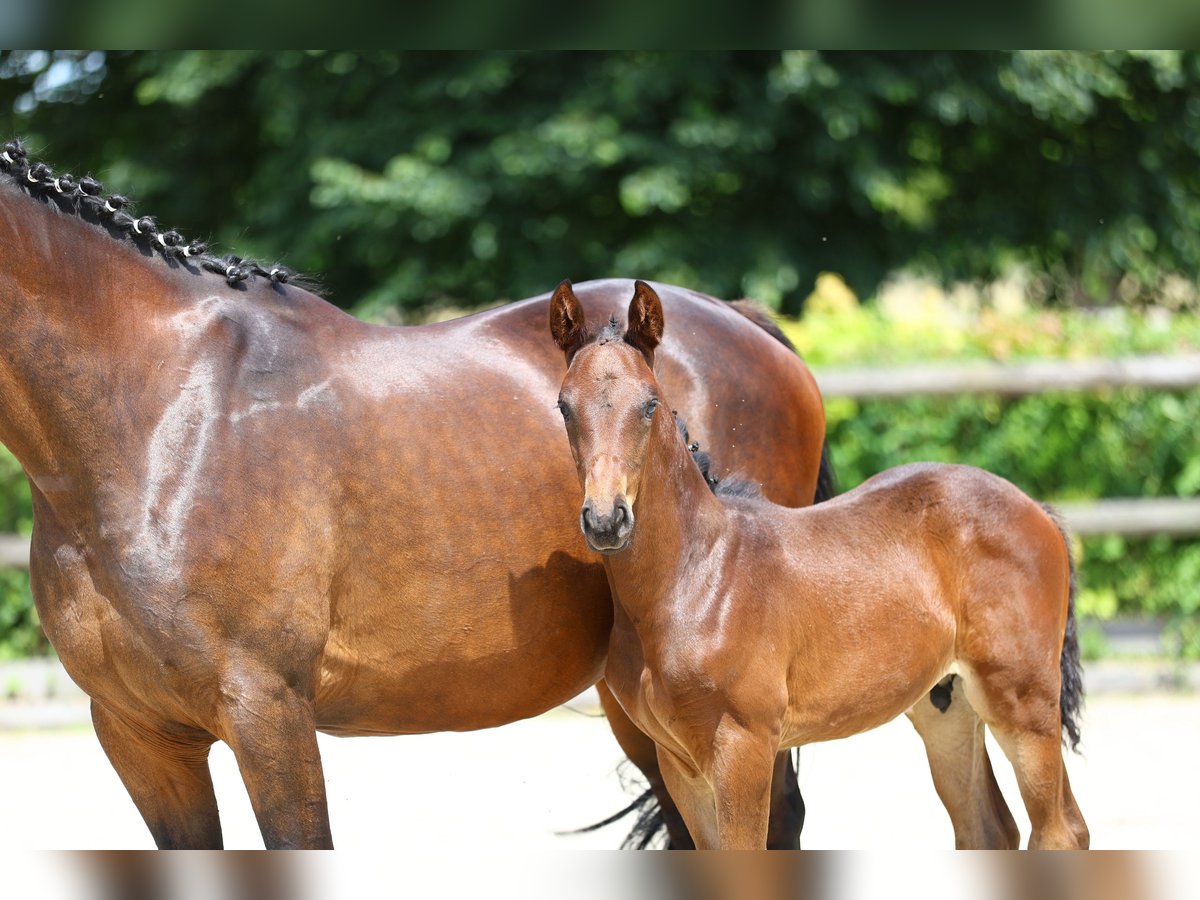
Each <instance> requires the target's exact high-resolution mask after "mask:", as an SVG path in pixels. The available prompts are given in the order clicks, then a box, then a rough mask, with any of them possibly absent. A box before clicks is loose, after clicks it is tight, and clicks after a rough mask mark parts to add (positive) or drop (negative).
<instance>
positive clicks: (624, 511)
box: [579, 497, 633, 553]
mask: <svg viewBox="0 0 1200 900" xmlns="http://www.w3.org/2000/svg"><path fill="white" fill-rule="evenodd" d="M579 527H580V528H582V529H583V536H584V537H585V538H587V542H588V546H589V547H591V548H592V549H593V550H597V551H599V552H600V553H616V552H617V551H618V550H624V549H625V547H626V546H627V545H628V544H629V537H630V535H632V534H633V510H632V509H631V508H630V506H629V501H627V500H626V499H625V498H624V497H617V499H616V500H614V501H613V508H612V511H611V512H609V513H608V514H607V515H602V514H600V513H598V512H597V511H596V506H595V504H594V503H593V502H592V500H591V498H588V499H587V500H586V501H585V502H584V504H583V510H582V511H581V512H580V513H579Z"/></svg>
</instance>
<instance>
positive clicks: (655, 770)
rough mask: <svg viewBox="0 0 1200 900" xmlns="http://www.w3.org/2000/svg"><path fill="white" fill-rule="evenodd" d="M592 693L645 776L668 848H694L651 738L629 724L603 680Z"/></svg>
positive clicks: (621, 743)
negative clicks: (656, 801) (662, 826)
mask: <svg viewBox="0 0 1200 900" xmlns="http://www.w3.org/2000/svg"><path fill="white" fill-rule="evenodd" d="M596 693H597V694H599V695H600V705H601V706H602V707H603V708H604V714H605V716H607V717H608V727H609V728H611V729H612V733H613V737H615V738H616V739H617V743H618V744H619V745H620V746H621V750H622V751H624V753H625V755H626V756H627V757H629V761H630V762H631V763H633V764H634V765H635V766H637V767H638V769H639V770H640V771H641V773H642V774H643V775H644V776H645V777H646V781H647V782H648V783H649V785H650V790H652V791H653V792H654V797H655V799H657V800H658V806H659V809H660V810H661V811H662V820H663V824H664V825H665V826H666V829H667V837H668V839H669V843H668V844H667V847H668V849H671V850H692V849H694V848H695V844H694V843H692V836H691V835H690V834H688V829H687V825H686V824H684V821H683V817H682V816H681V815H680V814H679V807H678V806H676V805H675V801H674V800H673V799H671V794H670V793H669V792H668V791H667V788H666V785H664V784H663V777H662V772H661V771H660V769H659V767H658V753H657V752H656V750H655V746H654V741H653V740H651V739H650V738H649V737H647V736H646V734H645V733H644V732H643V731H642V730H641V729H640V728H638V727H637V726H636V725H634V724H633V720H632V719H630V718H629V716H627V715H626V714H625V710H624V709H622V708H621V704H620V703H618V702H617V698H616V697H614V696H613V693H612V691H611V690H609V687H608V685H607V684H606V683H605V682H604V681H600V682H597V684H596Z"/></svg>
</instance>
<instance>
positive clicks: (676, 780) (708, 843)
mask: <svg viewBox="0 0 1200 900" xmlns="http://www.w3.org/2000/svg"><path fill="white" fill-rule="evenodd" d="M658 766H659V770H660V771H661V772H662V778H663V783H664V784H665V785H666V788H667V790H668V791H670V794H671V797H672V799H674V801H675V805H676V806H677V807H678V808H679V814H680V815H681V816H682V817H683V821H684V822H685V823H687V828H688V831H689V832H690V834H691V836H692V842H693V843H694V844H695V848H696V849H697V850H717V849H719V848H720V846H721V843H720V833H719V830H718V828H717V816H716V806H715V804H714V800H713V791H712V786H711V785H710V784H709V783H708V781H706V780H705V778H704V776H703V775H701V774H700V773H699V772H698V771H696V769H695V768H694V767H693V766H691V765H690V764H688V763H686V762H684V761H683V760H681V759H679V758H678V757H677V756H675V754H674V753H672V752H671V751H670V750H667V749H666V748H664V747H661V746H660V747H659V748H658Z"/></svg>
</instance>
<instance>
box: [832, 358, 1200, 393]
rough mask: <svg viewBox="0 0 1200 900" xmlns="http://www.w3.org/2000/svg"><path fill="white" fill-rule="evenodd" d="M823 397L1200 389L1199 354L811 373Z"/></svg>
mask: <svg viewBox="0 0 1200 900" xmlns="http://www.w3.org/2000/svg"><path fill="white" fill-rule="evenodd" d="M814 374H815V375H816V377H817V384H819V385H820V386H821V393H822V394H823V395H824V396H826V397H859V398H863V399H866V398H880V397H906V396H909V395H911V394H943V395H945V394H1003V395H1007V396H1017V395H1021V394H1039V393H1041V392H1043V391H1095V390H1101V389H1103V388H1113V387H1123V386H1130V387H1144V388H1154V389H1158V390H1184V389H1186V388H1191V387H1196V386H1198V385H1200V353H1192V354H1183V355H1180V356H1131V357H1125V358H1120V359H1082V360H1068V359H1054V360H1047V359H1039V360H1030V361H1028V362H1012V363H991V362H970V363H939V364H937V365H927V366H896V367H895V368H886V369H884V368H844V369H834V368H830V369H815V370H814Z"/></svg>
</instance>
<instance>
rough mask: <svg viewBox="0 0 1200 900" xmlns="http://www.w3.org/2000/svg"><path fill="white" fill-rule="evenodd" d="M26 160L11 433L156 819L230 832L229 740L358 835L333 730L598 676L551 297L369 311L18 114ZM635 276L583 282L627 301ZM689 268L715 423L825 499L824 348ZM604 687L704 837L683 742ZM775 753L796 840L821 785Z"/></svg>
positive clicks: (151, 823)
mask: <svg viewBox="0 0 1200 900" xmlns="http://www.w3.org/2000/svg"><path fill="white" fill-rule="evenodd" d="M0 173H2V177H0V246H2V247H3V252H2V254H0V321H3V322H4V327H5V329H6V333H5V341H4V343H3V346H2V347H0V442H2V443H3V444H4V445H5V446H6V447H7V448H8V449H9V450H10V451H11V452H12V453H13V455H14V456H15V457H16V458H17V460H18V461H19V462H20V464H21V466H22V467H23V469H24V471H25V473H26V475H27V476H28V479H29V483H30V490H31V493H32V497H33V507H34V527H33V535H32V549H31V557H30V579H31V584H32V589H33V593H34V598H35V602H36V606H37V609H38V613H39V616H40V618H41V622H42V625H43V628H44V630H45V632H46V634H47V636H48V638H49V639H50V641H51V642H52V644H53V646H54V648H55V649H56V651H57V653H58V655H59V658H60V659H61V661H62V663H63V665H64V666H65V668H66V670H67V672H68V673H69V675H70V676H71V678H72V679H73V680H74V681H75V682H76V683H78V684H79V685H80V687H81V688H83V690H84V691H85V692H86V693H87V694H88V695H89V696H90V698H91V715H92V721H93V724H94V726H95V730H96V734H97V736H98V738H99V741H100V744H101V745H102V747H103V749H104V751H105V752H106V754H107V755H108V758H109V760H110V761H111V763H112V765H113V767H114V768H115V770H116V771H117V773H118V775H119V776H120V778H121V780H122V782H123V783H124V785H125V787H126V788H127V790H128V792H129V794H130V796H131V798H132V799H133V802H134V803H135V805H136V806H137V808H138V810H139V811H140V813H141V815H142V817H143V819H144V820H145V822H146V825H147V827H148V829H149V831H150V833H151V835H152V837H153V839H154V842H155V844H156V845H157V846H159V847H195V848H216V847H220V846H221V845H222V834H221V826H220V820H219V817H218V814H217V803H216V799H215V797H214V795H213V787H212V780H211V777H210V774H209V769H208V752H209V748H210V747H211V745H212V744H213V743H214V742H215V741H217V740H222V741H225V742H226V743H227V744H228V745H229V746H230V747H231V748H232V750H233V753H234V755H235V757H236V759H237V762H238V765H239V768H240V772H241V774H242V776H243V780H244V783H245V786H246V789H247V791H248V793H249V796H250V799H251V802H252V806H253V809H254V812H255V815H256V818H257V821H258V824H259V826H260V830H261V833H262V837H263V841H264V844H265V845H266V846H267V847H309V848H314V847H328V846H331V845H332V834H331V829H330V824H329V816H328V811H327V808H326V797H325V783H324V777H323V774H322V768H321V758H320V754H319V752H318V746H317V741H316V733H317V731H318V730H320V731H323V732H327V733H330V734H335V735H372V734H409V733H421V732H432V731H444V730H471V729H479V728H488V727H492V726H497V725H502V724H505V723H508V722H513V721H516V720H519V719H522V718H526V717H529V716H533V715H537V714H539V713H541V712H543V711H545V710H547V709H550V708H553V707H555V706H557V705H559V704H561V703H562V702H564V701H566V700H568V699H569V698H571V697H572V696H574V695H576V694H577V693H578V692H580V691H581V690H584V689H585V688H587V687H588V686H589V685H592V684H594V683H595V682H596V681H597V680H598V679H599V678H600V676H601V673H602V671H603V667H604V658H605V655H606V652H607V646H608V637H609V632H610V630H611V627H612V600H611V598H610V596H609V589H608V583H607V580H606V577H605V574H604V570H603V568H602V566H601V565H599V564H598V563H597V562H596V561H595V560H594V558H592V556H591V554H590V553H589V552H588V551H587V548H586V545H585V544H584V542H583V541H582V539H581V537H580V535H579V533H578V529H576V528H574V527H573V526H572V525H570V524H569V523H566V513H567V512H568V511H569V509H570V502H569V501H568V500H567V499H566V497H565V490H566V489H567V488H568V487H570V486H571V485H572V484H573V483H574V475H573V473H572V471H571V469H570V466H569V465H567V464H566V462H565V460H561V461H560V460H557V459H554V458H552V457H547V459H546V461H545V463H544V465H542V466H541V467H540V468H538V469H537V470H536V471H530V469H529V467H528V465H527V460H528V459H529V458H531V457H533V456H535V455H536V454H537V453H538V451H540V449H541V448H542V447H544V446H546V445H547V444H550V443H552V442H555V441H559V440H561V435H560V434H559V429H558V422H557V414H556V413H555V412H554V410H553V403H554V397H555V395H556V392H557V387H558V381H559V375H558V368H559V366H560V365H561V363H560V361H559V357H558V353H557V352H556V351H554V350H553V348H552V347H544V346H543V345H544V344H545V341H544V340H543V339H542V331H543V329H544V327H545V325H544V323H545V320H546V315H547V310H548V295H543V296H540V297H534V298H531V299H528V300H525V301H521V302H518V303H514V304H511V305H509V306H506V307H503V308H499V309H494V310H491V311H487V312H483V313H480V314H477V315H474V316H469V317H466V318H463V319H460V320H457V321H453V322H447V323H443V324H439V325H429V326H414V327H405V328H389V327H383V326H378V325H372V324H368V323H365V322H362V321H360V320H357V319H355V318H353V317H352V316H350V315H347V314H346V313H344V312H342V311H340V310H339V309H337V308H336V307H334V306H332V305H331V304H329V303H327V302H326V301H325V300H323V299H321V298H320V297H318V296H317V295H315V294H314V293H312V292H310V291H308V290H306V289H305V288H304V287H303V283H302V282H300V281H299V280H297V279H296V278H295V277H294V275H293V273H291V272H290V270H288V269H286V268H284V267H283V266H277V265H262V264H259V263H257V262H254V261H252V260H245V259H241V258H239V257H236V256H225V257H218V256H215V255H214V254H213V253H212V252H210V250H209V248H208V247H207V246H206V245H205V244H203V243H202V242H199V241H189V240H187V239H186V238H184V237H183V236H182V235H181V234H180V233H179V232H177V231H175V230H168V229H164V228H161V227H160V226H159V225H158V224H157V223H156V222H155V220H154V219H153V218H151V217H149V216H139V215H137V214H136V213H134V212H133V207H132V206H131V204H130V202H129V200H128V199H127V198H125V197H123V196H121V195H117V194H108V193H106V192H105V190H104V188H103V186H102V185H101V184H100V183H99V182H98V181H97V180H96V179H94V178H92V177H90V176H88V177H75V176H72V175H70V174H60V173H56V172H55V171H54V170H53V169H52V168H51V167H50V166H49V165H47V164H45V163H42V162H37V161H34V160H32V159H30V157H29V155H28V153H27V151H26V149H25V147H24V146H23V145H22V144H21V143H20V142H19V141H9V142H7V143H5V144H3V145H2V146H0ZM628 290H629V282H628V281H625V280H620V279H617V280H609V281H598V282H592V283H588V284H585V285H581V286H580V288H579V295H580V298H581V300H582V303H583V305H584V307H586V309H587V310H588V313H589V314H591V315H595V316H608V315H611V314H612V313H613V312H615V311H617V310H619V309H620V308H621V306H622V305H623V302H624V298H625V296H626V295H627V292H628ZM660 290H661V291H662V294H663V297H664V301H665V303H666V304H667V306H668V308H670V309H671V311H672V314H673V316H675V317H676V318H677V320H678V321H679V322H680V323H681V328H680V331H679V333H680V335H681V336H687V339H686V340H682V339H681V340H679V341H675V342H673V343H671V342H669V345H667V346H664V348H663V353H662V357H663V360H662V364H663V368H664V378H666V379H667V380H668V382H669V383H670V384H671V385H672V386H673V388H674V389H675V391H676V394H677V396H678V397H679V402H680V409H681V412H682V413H683V414H685V415H686V416H687V418H688V421H689V422H690V423H691V425H692V428H693V429H694V430H695V431H696V432H697V433H698V434H702V435H703V436H704V437H703V439H704V440H705V441H706V443H707V444H709V445H711V446H714V447H716V448H719V449H720V452H721V454H722V459H723V461H724V460H727V461H728V462H729V464H730V465H737V466H738V467H740V468H742V469H744V470H745V471H747V472H750V473H752V474H753V476H754V477H756V478H759V479H760V480H761V482H762V485H763V490H764V491H765V492H766V493H767V494H768V495H770V496H772V497H773V498H774V499H776V500H778V501H779V502H781V503H786V504H793V505H798V504H807V503H810V502H812V500H813V498H814V493H815V489H816V487H817V483H818V478H819V477H820V476H821V473H822V472H827V471H828V469H827V466H826V467H824V468H823V466H822V459H823V445H824V415H823V409H822V406H821V400H820V395H819V393H818V391H817V388H816V385H815V382H814V381H813V379H812V376H811V373H809V372H808V370H807V368H806V367H805V366H804V364H803V363H802V361H801V360H800V359H799V358H798V357H797V356H796V354H795V353H793V352H791V351H790V350H789V349H788V347H786V346H784V344H783V343H781V341H780V340H778V339H777V337H776V336H773V335H772V333H771V332H770V330H769V327H768V326H769V325H770V323H769V321H767V320H766V319H765V318H763V317H762V315H761V314H760V313H758V312H756V311H755V310H754V309H752V308H751V307H749V306H746V305H744V304H741V305H738V304H728V303H725V302H723V301H719V300H715V299H713V298H711V297H708V296H705V295H702V294H698V293H695V292H692V291H689V290H686V289H683V288H676V287H669V286H665V285H664V286H662V287H661V288H660ZM764 386H769V388H767V387H764ZM531 483H532V484H536V485H537V486H538V488H537V491H536V492H535V494H534V496H533V497H532V499H531V495H530V493H529V486H530V484H531ZM822 483H825V482H824V481H823V482H822ZM600 693H601V699H602V702H603V703H604V706H605V708H606V710H607V712H608V713H609V715H610V717H611V724H612V726H613V730H614V733H615V735H616V736H617V738H618V741H619V743H620V744H621V746H622V748H623V749H624V750H625V752H626V753H627V754H628V755H629V756H630V758H631V759H633V760H634V762H635V763H637V764H638V765H639V766H640V767H641V768H642V769H643V770H644V771H645V774H646V776H647V779H648V780H649V782H650V785H651V788H652V789H654V791H655V792H656V793H657V795H658V796H659V797H660V798H662V799H663V801H664V802H665V805H664V808H663V810H662V815H663V818H664V819H665V821H666V824H667V826H668V828H670V829H672V836H673V839H674V840H675V842H677V843H683V844H686V843H687V842H688V841H689V837H688V834H687V831H686V829H685V828H683V826H682V821H681V820H679V818H678V814H677V812H675V810H674V807H673V805H672V804H671V803H670V798H669V796H668V795H667V794H666V792H665V790H664V789H663V787H662V784H661V779H660V777H659V775H658V772H657V762H656V757H655V754H654V750H653V743H652V742H650V741H649V739H648V738H646V737H645V736H644V735H641V734H640V732H638V731H637V729H636V728H634V726H633V725H632V724H631V723H629V722H628V720H627V719H625V717H624V716H623V714H622V712H621V710H620V707H619V706H618V705H617V704H616V703H615V701H613V700H612V698H611V696H610V695H609V694H608V692H607V690H606V689H605V688H604V687H603V685H601V686H600ZM778 769H779V771H780V777H779V778H778V779H777V783H778V785H779V787H778V788H777V790H776V803H775V806H776V807H777V810H778V814H777V816H776V819H775V821H776V833H777V835H776V837H775V838H773V839H775V840H777V841H778V842H779V843H780V844H781V845H790V844H793V843H794V842H795V840H796V838H797V836H798V834H799V828H800V821H801V819H800V817H799V816H798V815H797V810H802V808H803V807H802V805H801V804H800V798H799V794H798V789H797V788H796V786H795V777H794V773H791V774H790V779H789V777H788V776H789V773H790V769H789V767H788V763H787V761H786V759H781V760H780V761H779V762H778ZM642 799H643V800H647V799H650V798H649V797H643V798H642Z"/></svg>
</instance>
